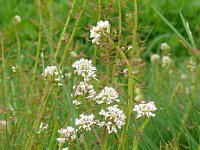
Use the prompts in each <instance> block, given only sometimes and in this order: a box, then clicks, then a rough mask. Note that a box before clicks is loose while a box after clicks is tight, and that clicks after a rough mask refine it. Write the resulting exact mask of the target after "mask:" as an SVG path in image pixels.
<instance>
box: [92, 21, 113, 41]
mask: <svg viewBox="0 0 200 150" xmlns="http://www.w3.org/2000/svg"><path fill="white" fill-rule="evenodd" d="M109 34H110V23H109V22H108V21H102V20H100V21H99V22H97V26H96V27H95V26H93V27H92V29H91V30H90V38H93V40H92V43H96V44H97V45H101V44H102V40H103V39H104V38H105V35H109Z"/></svg>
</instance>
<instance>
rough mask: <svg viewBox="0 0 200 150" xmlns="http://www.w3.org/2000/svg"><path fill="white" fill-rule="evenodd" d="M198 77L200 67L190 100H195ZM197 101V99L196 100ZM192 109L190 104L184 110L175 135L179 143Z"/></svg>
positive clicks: (199, 70)
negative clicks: (181, 121) (184, 113)
mask: <svg viewBox="0 0 200 150" xmlns="http://www.w3.org/2000/svg"><path fill="white" fill-rule="evenodd" d="M199 75H200V66H198V68H197V72H196V76H195V78H194V86H193V89H192V94H191V99H192V100H195V98H196V92H197V86H198V83H199ZM196 99H197V98H196ZM192 108H193V104H192V102H191V103H190V104H189V106H188V108H187V110H186V115H184V118H183V123H182V125H181V127H180V130H179V132H178V135H177V141H179V139H180V137H181V135H182V133H183V129H184V128H185V125H186V123H187V121H188V119H189V116H190V113H191V111H192Z"/></svg>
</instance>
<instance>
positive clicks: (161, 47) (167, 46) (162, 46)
mask: <svg viewBox="0 0 200 150" xmlns="http://www.w3.org/2000/svg"><path fill="white" fill-rule="evenodd" d="M160 49H161V50H163V51H165V50H169V49H170V46H169V45H168V44H167V43H166V42H165V43H162V44H161V45H160Z"/></svg>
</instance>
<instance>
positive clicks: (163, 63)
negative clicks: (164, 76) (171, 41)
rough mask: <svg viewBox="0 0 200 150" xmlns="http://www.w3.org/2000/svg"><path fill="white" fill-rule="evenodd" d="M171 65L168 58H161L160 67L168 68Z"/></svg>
mask: <svg viewBox="0 0 200 150" xmlns="http://www.w3.org/2000/svg"><path fill="white" fill-rule="evenodd" d="M171 63H172V60H171V58H170V57H169V56H163V58H162V67H168V66H170V65H171Z"/></svg>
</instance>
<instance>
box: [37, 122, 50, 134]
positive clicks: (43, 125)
mask: <svg viewBox="0 0 200 150" xmlns="http://www.w3.org/2000/svg"><path fill="white" fill-rule="evenodd" d="M48 126H49V125H48V124H45V123H43V122H41V123H40V126H39V130H38V132H37V133H38V134H40V133H41V132H42V131H45V130H46V129H47V128H48Z"/></svg>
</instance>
